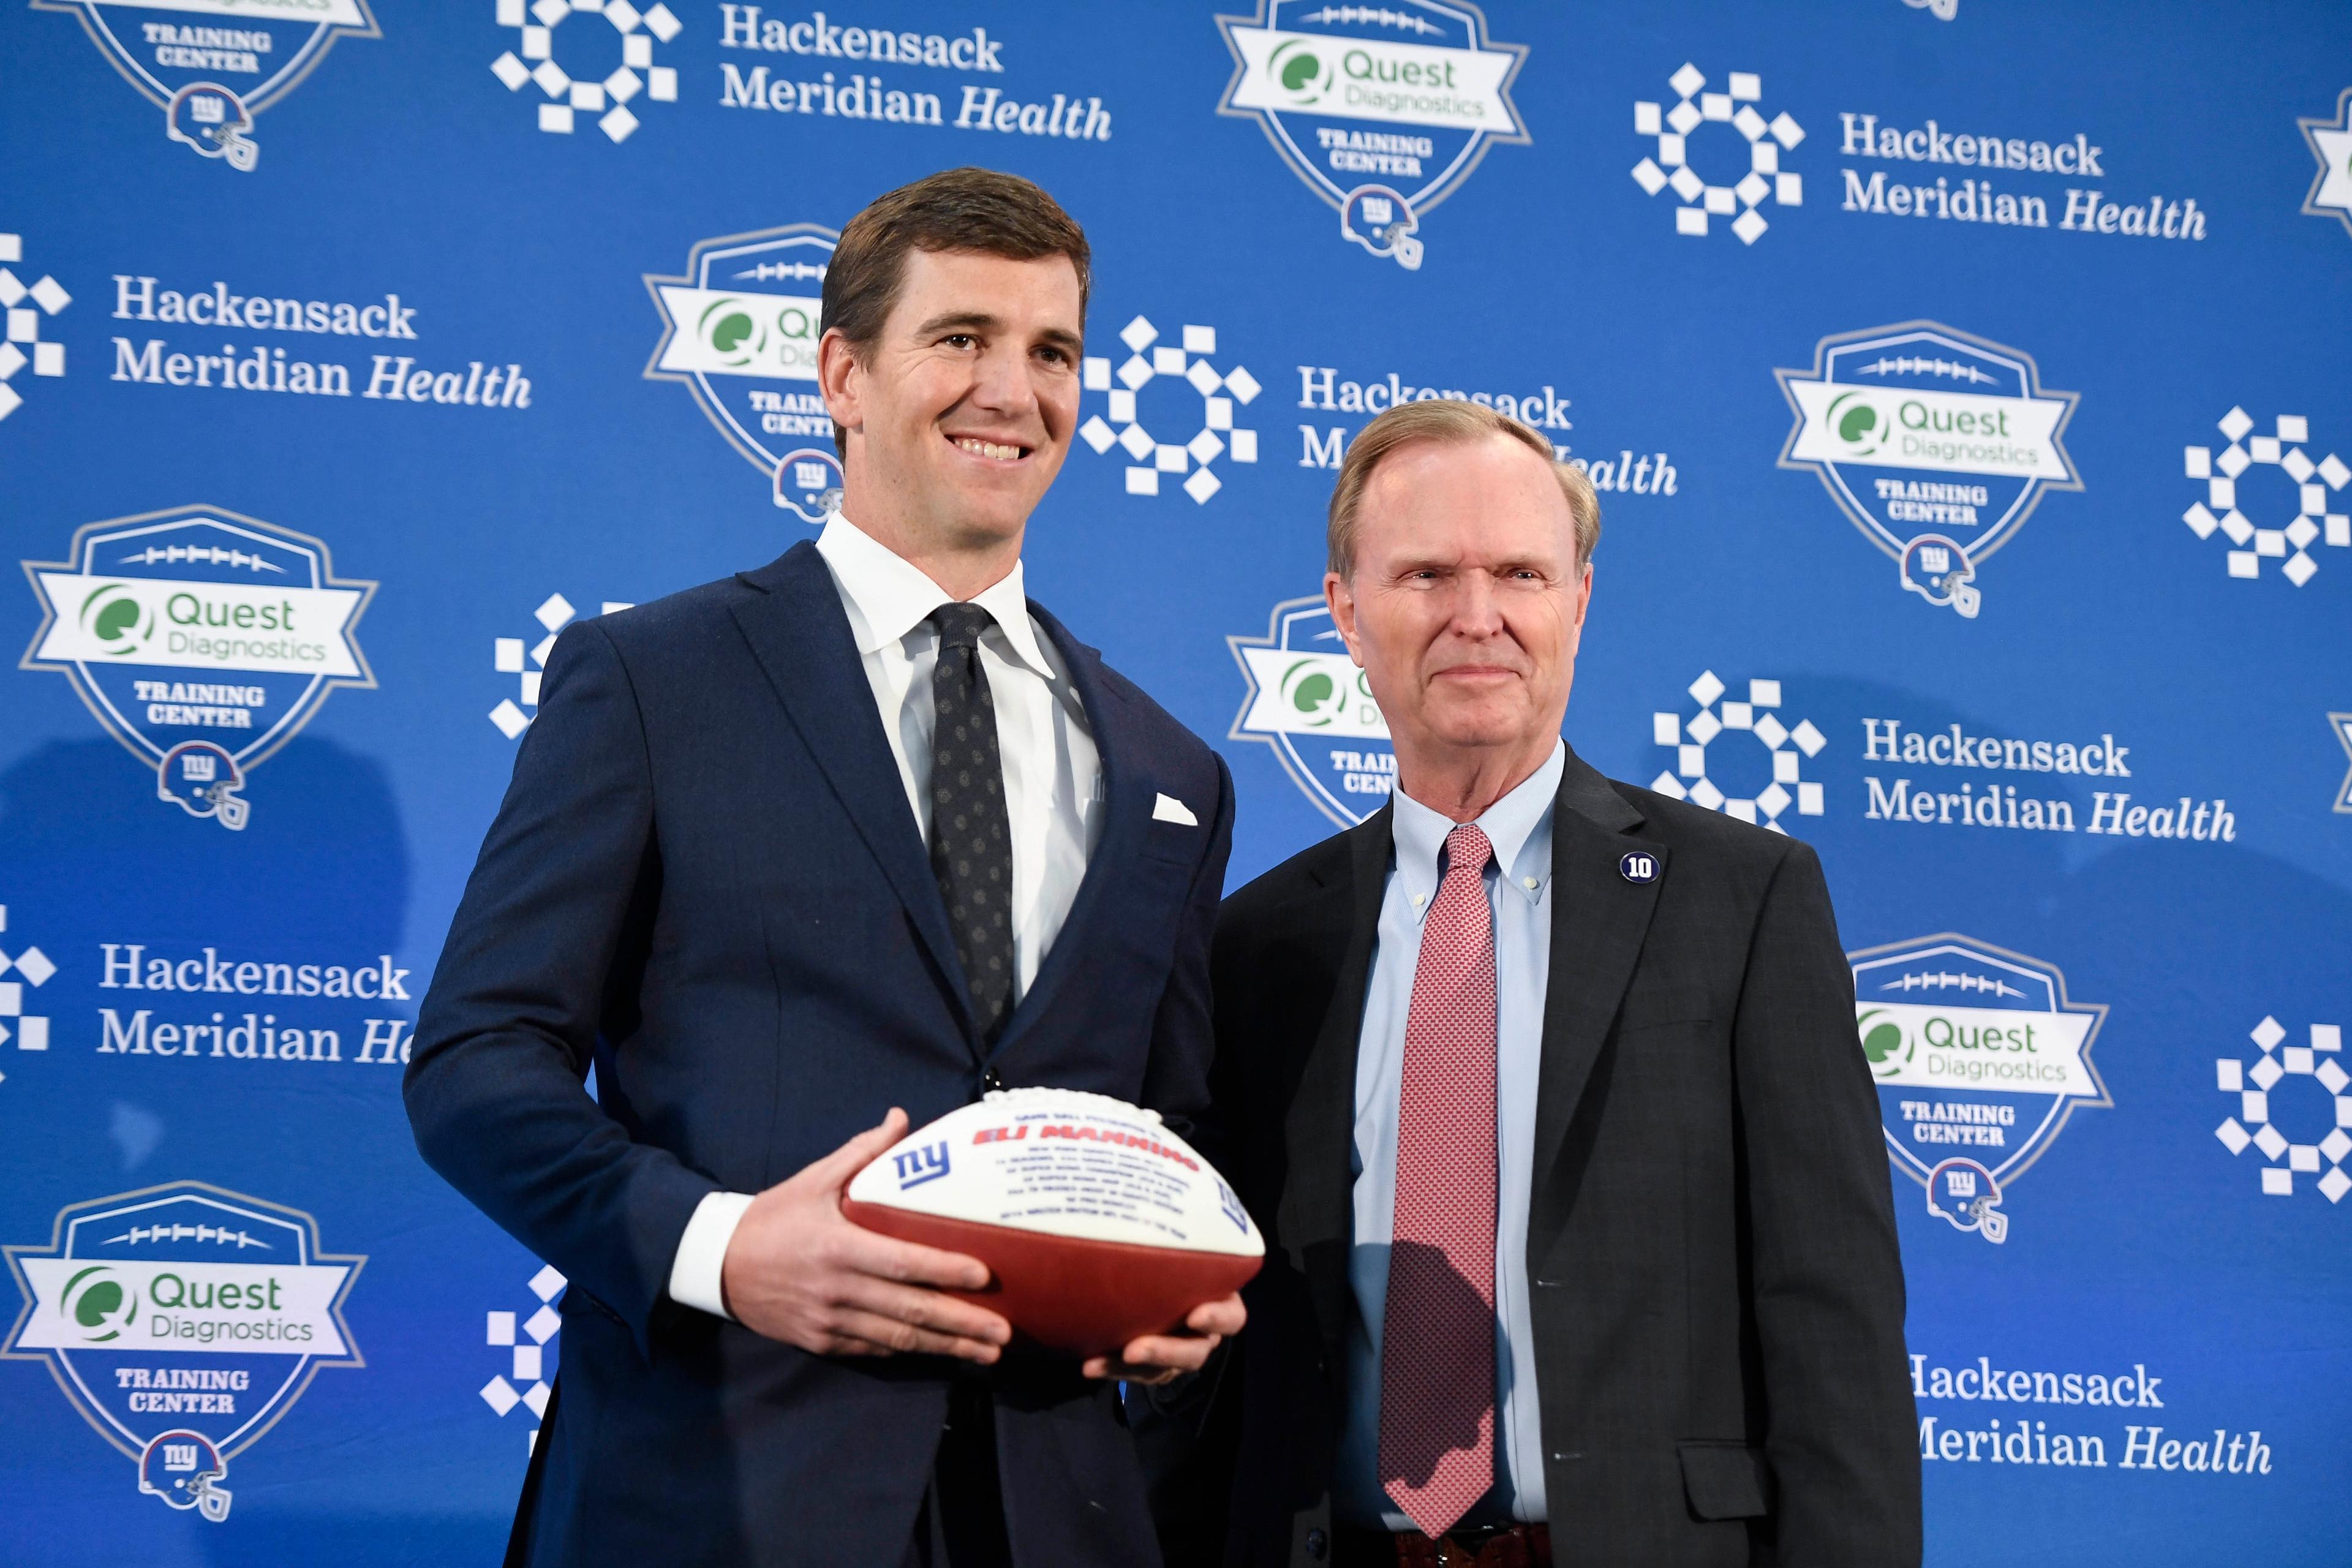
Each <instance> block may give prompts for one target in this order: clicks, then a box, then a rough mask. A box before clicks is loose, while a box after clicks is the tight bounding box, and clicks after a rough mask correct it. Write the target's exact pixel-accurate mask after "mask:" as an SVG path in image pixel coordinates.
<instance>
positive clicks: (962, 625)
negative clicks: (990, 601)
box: [924, 603, 995, 649]
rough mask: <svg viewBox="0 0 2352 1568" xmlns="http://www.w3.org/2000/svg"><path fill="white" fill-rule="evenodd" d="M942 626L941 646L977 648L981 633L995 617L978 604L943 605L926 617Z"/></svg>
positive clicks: (935, 624) (932, 622) (936, 624)
mask: <svg viewBox="0 0 2352 1568" xmlns="http://www.w3.org/2000/svg"><path fill="white" fill-rule="evenodd" d="M924 618H925V619H926V620H929V622H930V623H931V625H933V626H937V627H939V628H940V647H941V648H942V649H945V648H951V647H968V648H977V647H980V634H981V633H982V632H984V631H986V630H987V629H988V628H989V626H991V625H992V623H993V621H994V619H995V617H994V616H991V615H990V614H989V613H988V612H987V611H986V610H984V609H982V607H981V606H980V605H973V604H962V603H959V604H952V605H940V607H939V608H938V609H936V610H933V611H932V612H931V613H930V614H929V616H925V617H924Z"/></svg>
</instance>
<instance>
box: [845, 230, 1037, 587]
mask: <svg viewBox="0 0 2352 1568" xmlns="http://www.w3.org/2000/svg"><path fill="white" fill-rule="evenodd" d="M1083 331H1084V318H1083V312H1082V306H1081V304H1080V300H1079V293H1078V275H1077V270H1076V268H1074V267H1072V266H1071V264H1070V261H1069V258H1067V257H1064V256H1049V257H1045V258H1040V259H1038V260H1034V261H1016V260H1013V258H1010V257H1003V256H992V255H986V254H982V253H980V252H975V251H963V250H914V251H910V252H908V256H907V259H906V269H905V271H904V273H903V274H902V275H901V277H900V279H899V285H898V300H897V302H896V303H895V304H894V305H893V306H892V307H891V310H890V314H889V316H888V318H887V320H886V321H884V322H883V325H882V330H881V331H880V332H879V333H878V334H877V336H876V339H875V341H874V342H872V343H871V344H868V345H866V347H864V348H861V349H853V348H852V347H851V345H850V344H849V342H847V341H846V340H845V339H844V338H843V337H842V336H841V334H840V332H839V331H831V332H828V333H826V334H825V338H824V343H823V345H822V346H821V348H820V350H819V355H820V358H819V377H820V381H821V384H823V386H824V397H825V405H826V407H827V408H828V409H829V410H830V411H831V413H832V415H833V418H834V422H835V424H836V425H838V426H840V427H841V428H842V430H844V431H845V433H846V434H847V436H848V443H847V445H848V451H847V453H846V455H845V460H844V463H843V477H844V481H845V482H844V493H843V498H842V510H844V511H845V513H847V514H848V515H849V516H850V517H852V518H853V519H854V520H856V522H857V525H858V526H859V527H860V528H862V529H864V530H865V531H867V532H869V533H873V534H875V535H876V536H877V537H878V538H882V539H883V540H884V542H886V543H890V544H892V545H893V547H894V548H898V550H899V551H900V552H901V553H902V554H908V555H909V556H910V558H911V557H912V556H914V555H917V554H928V553H930V552H973V551H986V550H988V549H989V548H990V547H991V546H992V545H1000V546H1001V545H1009V546H1010V547H1011V548H1012V549H1013V551H1014V552H1018V550H1019V548H1020V539H1021V531H1022V529H1023V527H1024V525H1025V524H1026V523H1027V522H1028V521H1029V514H1030V512H1031V511H1033V510H1035V508H1036V505H1037V502H1038V500H1040V499H1042V498H1043V497H1044V495H1045V487H1046V486H1048V485H1050V484H1052V483H1053V482H1054V476H1055V473H1057V472H1059V471H1060V469H1061V467H1062V459H1063V458H1065V457H1066V456H1067V455H1068V452H1069V445H1070V432H1071V430H1072V428H1073V427H1074V426H1076V422H1077V412H1078V361H1079V354H1080V350H1081V348H1082V333H1083ZM894 536H895V537H894Z"/></svg>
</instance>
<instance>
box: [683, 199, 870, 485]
mask: <svg viewBox="0 0 2352 1568" xmlns="http://www.w3.org/2000/svg"><path fill="white" fill-rule="evenodd" d="M840 237H841V236H840V235H839V233H837V232H836V231H835V230H833V229H829V228H824V227H822V226H818V225H816V224H813V223H796V224H788V225H786V226H784V227H782V228H766V229H761V230H758V231H756V232H754V233H751V234H730V235H723V236H721V237H719V238H716V239H706V240H701V241H698V243H697V244H696V245H695V247H694V248H693V249H691V250H690V251H688V253H687V258H686V274H685V276H683V277H678V278H667V277H658V276H656V275H655V274H653V273H647V274H646V290H647V291H648V292H649V293H651V294H652V295H653V297H654V308H655V309H656V310H659V311H660V312H661V318H662V336H661V342H659V343H657V344H656V345H655V348H654V356H653V359H652V360H651V362H650V363H647V364H646V377H647V378H648V379H650V380H655V381H677V382H684V383H685V384H687V385H688V387H690V388H692V390H693V392H694V400H695V402H697V403H698V404H699V405H701V406H702V412H703V414H704V416H706V417H708V418H709V421H710V423H711V424H712V425H714V426H717V427H718V429H719V434H720V435H722V436H724V437H727V439H728V441H729V442H730V444H731V445H732V446H733V447H734V448H735V449H736V450H737V451H738V452H740V453H742V454H743V457H744V458H745V459H746V460H747V461H749V462H750V463H751V465H752V467H754V468H758V469H759V470H760V471H761V473H763V474H765V475H767V476H768V477H769V479H770V481H771V484H772V489H771V491H770V494H771V497H772V500H774V501H775V503H776V504H777V505H778V506H780V507H782V508H783V509H784V510H786V511H789V512H791V513H792V514H793V516H794V517H797V518H799V519H800V520H801V521H803V522H805V523H808V524H810V525H811V526H813V527H814V525H816V524H818V523H821V522H823V521H824V518H825V513H827V512H828V511H830V510H833V509H834V508H835V506H837V505H838V504H840V500H841V459H840V457H839V456H838V455H837V454H836V452H835V449H834V444H833V418H832V416H830V415H828V414H827V413H826V412H825V408H824V395H823V394H821V393H819V392H818V390H817V381H816V350H817V342H818V340H819V339H820V338H822V337H823V336H824V329H823V325H822V323H823V321H824V300H823V299H822V292H823V289H824V274H825V268H827V267H829V266H831V265H832V262H833V247H834V246H835V243H836V242H837V241H838V240H839V239H840Z"/></svg>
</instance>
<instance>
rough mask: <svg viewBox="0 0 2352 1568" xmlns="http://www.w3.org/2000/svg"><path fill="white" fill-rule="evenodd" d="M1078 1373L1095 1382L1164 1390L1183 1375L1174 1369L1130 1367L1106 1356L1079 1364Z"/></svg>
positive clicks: (1092, 1358)
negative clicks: (1115, 1381)
mask: <svg viewBox="0 0 2352 1568" xmlns="http://www.w3.org/2000/svg"><path fill="white" fill-rule="evenodd" d="M1078 1371H1079V1372H1080V1373H1082V1374H1083V1375H1085V1376H1087V1377H1091V1378H1094V1379H1096V1380H1097V1381H1106V1382H1107V1381H1110V1380H1114V1379H1115V1380H1117V1381H1118V1382H1120V1383H1132V1384H1140V1385H1141V1386H1143V1387H1145V1388H1164V1387H1166V1386H1167V1385H1168V1384H1171V1383H1173V1382H1175V1381H1176V1380H1177V1379H1178V1378H1179V1377H1181V1376H1182V1375H1183V1373H1181V1372H1179V1371H1177V1370H1176V1369H1175V1368H1174V1367H1168V1366H1131V1365H1129V1363H1126V1362H1123V1361H1113V1360H1112V1359H1111V1358H1110V1357H1108V1356H1106V1355H1098V1356H1094V1357H1091V1358H1089V1359H1088V1360H1087V1361H1086V1362H1085V1363H1081V1364H1080V1366H1079V1368H1078Z"/></svg>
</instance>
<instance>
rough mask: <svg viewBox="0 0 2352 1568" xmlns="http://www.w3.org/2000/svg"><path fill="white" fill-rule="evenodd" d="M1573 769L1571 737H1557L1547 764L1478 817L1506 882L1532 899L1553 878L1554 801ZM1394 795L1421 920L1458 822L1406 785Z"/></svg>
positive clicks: (1400, 850)
mask: <svg viewBox="0 0 2352 1568" xmlns="http://www.w3.org/2000/svg"><path fill="white" fill-rule="evenodd" d="M1567 769H1568V745H1567V742H1553V745H1552V749H1551V755H1550V756H1549V758H1548V759H1546V760H1545V762H1544V765H1543V766H1541V767H1539V768H1538V769H1537V770H1536V771H1535V772H1534V773H1529V774H1528V776H1527V777H1526V778H1524V779H1522V780H1520V781H1519V784H1518V785H1517V788H1515V789H1513V790H1512V791H1511V793H1510V794H1508V795H1505V796H1504V797H1503V798H1502V799H1500V800H1498V801H1496V803H1495V804H1494V805H1490V806H1488V807H1487V808H1486V811H1485V812H1484V813H1482V814H1481V815H1480V816H1478V817H1477V818H1476V819H1475V822H1476V826H1478V828H1479V829H1480V830H1481V831H1482V832H1484V833H1485V834H1486V842H1488V843H1489V844H1492V845H1493V846H1494V847H1495V864H1496V866H1498V867H1500V868H1503V871H1504V878H1503V882H1504V885H1505V886H1506V887H1508V888H1512V889H1516V890H1517V892H1518V894H1519V896H1520V897H1521V898H1524V899H1526V900H1528V901H1529V902H1531V903H1532V902H1534V901H1535V900H1538V899H1540V898H1542V897H1543V890H1544V885H1545V884H1546V883H1547V882H1549V881H1550V880H1551V818H1552V804H1553V801H1554V800H1555V798H1556V797H1557V796H1558V795H1559V781H1560V776H1561V774H1562V773H1565V772H1566V771H1567ZM1390 798H1391V802H1392V805H1393V816H1391V826H1392V830H1393V832H1394V833H1395V836H1396V874H1397V876H1398V878H1399V879H1402V882H1403V884H1404V891H1405V894H1406V896H1407V898H1408V899H1409V900H1411V901H1412V911H1413V914H1414V916H1415V918H1416V919H1417V918H1419V917H1420V916H1422V915H1423V914H1426V913H1427V912H1428V910H1429V905H1430V900H1432V899H1433V898H1435V897H1436V896H1437V858H1438V856H1439V854H1440V853H1441V852H1443V851H1444V847H1445V836H1446V835H1447V834H1449V833H1451V832H1453V831H1454V828H1455V826H1458V825H1457V824H1456V823H1455V822H1454V819H1453V818H1451V817H1449V816H1444V814H1442V813H1439V812H1435V811H1432V810H1431V809H1430V808H1429V807H1428V806H1425V805H1422V804H1421V802H1419V801H1417V800H1415V799H1413V798H1412V796H1411V795H1407V794H1405V793H1404V792H1403V791H1402V790H1398V791H1397V792H1396V793H1395V794H1394V795H1391V797H1390Z"/></svg>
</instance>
